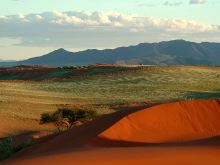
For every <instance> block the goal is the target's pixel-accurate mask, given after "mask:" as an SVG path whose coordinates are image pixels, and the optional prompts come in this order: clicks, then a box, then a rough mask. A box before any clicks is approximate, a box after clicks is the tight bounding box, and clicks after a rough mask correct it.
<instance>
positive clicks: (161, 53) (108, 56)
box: [0, 39, 220, 66]
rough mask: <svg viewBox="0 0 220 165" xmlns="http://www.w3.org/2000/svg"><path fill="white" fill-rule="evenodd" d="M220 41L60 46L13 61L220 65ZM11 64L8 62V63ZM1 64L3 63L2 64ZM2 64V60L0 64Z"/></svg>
mask: <svg viewBox="0 0 220 165" xmlns="http://www.w3.org/2000/svg"><path fill="white" fill-rule="evenodd" d="M219 52H220V43H208V42H203V43H196V42H190V41H186V40H181V39H177V40H171V41H162V42H158V43H141V44H138V45H134V46H129V47H119V48H116V49H105V50H96V49H88V50H84V51H79V52H70V51H67V50H65V49H63V48H60V49H57V50H55V51H53V52H50V53H48V54H46V55H43V56H40V57H34V58H31V59H28V60H24V61H18V62H15V64H16V65H18V64H28V65H51V66H67V65H76V66H79V65H91V64H96V63H111V64H135V65H136V64H145V65H220V56H219ZM9 64H10V65H12V64H11V63H9ZM3 65H6V64H5V63H3ZM0 66H1V63H0Z"/></svg>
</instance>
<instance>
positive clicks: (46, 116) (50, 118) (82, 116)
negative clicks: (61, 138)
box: [40, 108, 99, 132]
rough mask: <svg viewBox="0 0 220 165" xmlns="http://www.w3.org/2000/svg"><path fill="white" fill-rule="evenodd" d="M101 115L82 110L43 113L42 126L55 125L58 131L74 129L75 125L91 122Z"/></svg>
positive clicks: (92, 111)
mask: <svg viewBox="0 0 220 165" xmlns="http://www.w3.org/2000/svg"><path fill="white" fill-rule="evenodd" d="M98 116H99V114H98V113H97V111H94V110H82V109H74V110H72V109H67V108H64V109H58V110H57V111H55V112H53V113H43V114H42V115H41V119H40V124H46V123H54V124H55V126H56V127H57V129H58V131H59V132H60V131H63V130H67V129H70V128H72V127H73V126H75V125H78V124H81V123H84V122H87V121H90V120H92V119H94V118H96V117H98Z"/></svg>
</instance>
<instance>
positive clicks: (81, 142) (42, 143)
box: [0, 100, 220, 165]
mask: <svg viewBox="0 0 220 165" xmlns="http://www.w3.org/2000/svg"><path fill="white" fill-rule="evenodd" d="M219 118H220V101H219V100H196V101H182V102H176V103H166V104H161V105H155V106H153V107H150V108H143V107H142V108H141V109H139V108H135V109H134V108H132V109H129V110H124V111H119V112H116V113H113V114H110V115H105V116H103V117H100V118H98V119H96V120H94V121H91V122H89V123H86V124H84V125H81V126H79V127H76V128H73V129H72V130H69V131H67V132H64V133H62V134H59V135H50V136H48V137H44V138H42V139H40V140H38V141H37V142H36V143H35V144H34V145H32V146H31V147H29V148H27V149H25V150H23V151H21V152H19V153H18V154H16V155H15V156H13V157H12V158H11V159H9V160H7V161H5V162H3V164H4V165H29V164H32V165H39V164H41V165H44V164H45V165H46V164H53V165H58V164H64V165H68V164H72V163H73V162H74V163H75V164H81V165H87V164H89V165H92V164H94V165H101V164H102V165H108V164H113V163H114V164H115V165H123V164H126V165H133V164H147V163H150V164H179V163H184V164H190V163H191V164H219V162H220V158H219V153H220V120H219ZM179 144H183V145H182V146H180V145H179ZM185 144H187V145H185ZM194 144H198V145H196V146H194ZM0 164H1V163H0Z"/></svg>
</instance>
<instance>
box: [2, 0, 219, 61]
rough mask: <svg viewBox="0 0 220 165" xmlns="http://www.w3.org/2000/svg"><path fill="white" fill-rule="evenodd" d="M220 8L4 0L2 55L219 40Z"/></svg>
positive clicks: (156, 2)
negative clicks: (171, 41) (179, 41)
mask: <svg viewBox="0 0 220 165" xmlns="http://www.w3.org/2000/svg"><path fill="white" fill-rule="evenodd" d="M219 11H220V0H120V1H119V0H110V1H107V0H1V1H0V59H3V60H21V59H27V58H31V57H34V56H39V55H43V54H46V53H48V52H50V51H53V50H55V49H59V48H65V49H67V50H69V51H80V50H84V49H105V48H115V47H119V46H129V45H136V44H138V43H143V42H159V41H167V40H174V39H185V40H189V41H195V42H203V41H206V42H220V16H219Z"/></svg>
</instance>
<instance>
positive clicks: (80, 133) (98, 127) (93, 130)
mask: <svg viewBox="0 0 220 165" xmlns="http://www.w3.org/2000/svg"><path fill="white" fill-rule="evenodd" d="M148 106H149V105H141V106H135V107H130V108H129V107H128V108H127V110H123V111H117V112H115V113H112V114H108V115H104V116H101V117H100V118H97V119H96V120H93V121H91V122H88V123H85V124H83V125H81V126H78V127H75V128H73V129H71V130H69V131H66V132H63V133H61V134H58V135H49V136H47V137H44V138H42V139H39V140H38V141H36V142H35V143H34V144H33V145H32V146H31V147H29V148H27V149H24V150H23V151H21V152H19V153H17V154H16V155H15V156H13V157H12V159H17V158H19V159H20V158H23V157H31V156H35V155H44V154H48V153H62V152H66V151H69V150H74V149H76V150H78V149H79V148H83V147H85V146H88V145H90V141H91V140H92V139H94V138H96V137H97V135H99V134H100V133H102V132H103V131H104V130H106V129H108V128H109V127H111V126H112V125H113V124H114V123H116V122H117V121H119V120H120V119H121V118H123V117H124V116H126V115H128V114H130V113H133V112H136V111H138V110H141V109H143V108H146V107H148Z"/></svg>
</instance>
